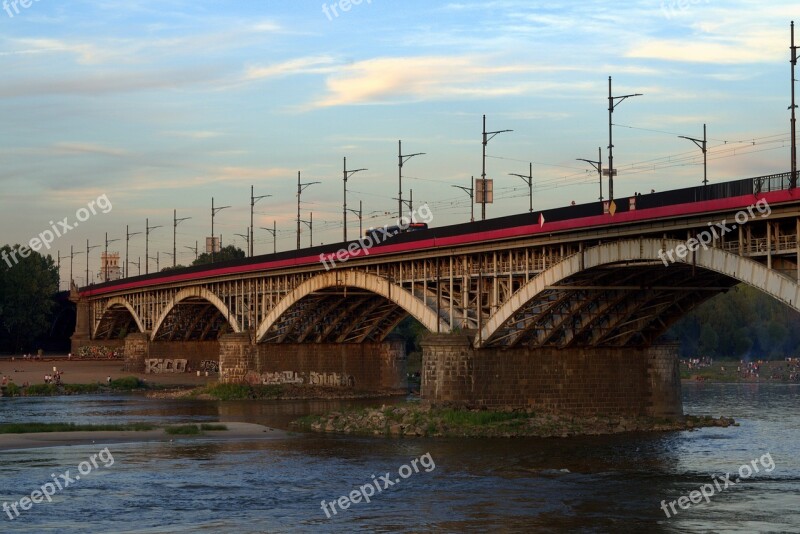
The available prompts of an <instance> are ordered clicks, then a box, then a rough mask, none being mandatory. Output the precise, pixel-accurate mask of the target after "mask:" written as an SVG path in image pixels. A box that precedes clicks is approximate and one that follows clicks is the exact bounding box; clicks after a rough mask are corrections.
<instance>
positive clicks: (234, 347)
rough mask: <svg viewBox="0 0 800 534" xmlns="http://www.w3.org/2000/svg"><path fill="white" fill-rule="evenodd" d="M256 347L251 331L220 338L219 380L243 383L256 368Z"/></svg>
mask: <svg viewBox="0 0 800 534" xmlns="http://www.w3.org/2000/svg"><path fill="white" fill-rule="evenodd" d="M254 354H255V347H254V346H253V343H252V342H251V341H250V333H249V332H241V333H236V334H225V335H223V336H220V338H219V381H220V382H222V383H229V384H235V383H241V382H244V380H245V376H247V373H248V372H249V371H253V370H255V361H254V360H255V357H254Z"/></svg>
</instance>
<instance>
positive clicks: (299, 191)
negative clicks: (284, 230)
mask: <svg viewBox="0 0 800 534" xmlns="http://www.w3.org/2000/svg"><path fill="white" fill-rule="evenodd" d="M319 183H322V182H308V183H305V184H301V183H300V171H297V250H300V195H302V194H303V191H305V189H306V188H307V187H310V186H312V185H314V184H319Z"/></svg>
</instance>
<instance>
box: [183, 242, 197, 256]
mask: <svg viewBox="0 0 800 534" xmlns="http://www.w3.org/2000/svg"><path fill="white" fill-rule="evenodd" d="M183 248H188V249H189V250H191V251H192V252H194V261H197V258H198V250H199V248H198V246H197V241H195V242H194V248H192V247H188V246H186V245H184V247H183Z"/></svg>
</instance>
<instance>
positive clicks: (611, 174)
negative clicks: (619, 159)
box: [607, 76, 642, 201]
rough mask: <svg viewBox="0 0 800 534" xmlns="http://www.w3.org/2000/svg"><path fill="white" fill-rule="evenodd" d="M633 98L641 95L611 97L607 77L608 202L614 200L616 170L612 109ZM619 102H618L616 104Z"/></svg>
mask: <svg viewBox="0 0 800 534" xmlns="http://www.w3.org/2000/svg"><path fill="white" fill-rule="evenodd" d="M634 96H642V93H636V94H632V95H622V96H611V76H609V77H608V169H607V171H608V200H609V201H613V200H614V176H615V175H616V174H617V171H616V169H614V142H613V141H612V137H611V124H612V123H611V115H612V114H613V113H614V109H615V108H616V107H617V106H618V105H620V104H621V103H622V101H623V100H625V99H626V98H631V97H634ZM616 100H619V102H616Z"/></svg>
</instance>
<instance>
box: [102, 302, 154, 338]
mask: <svg viewBox="0 0 800 534" xmlns="http://www.w3.org/2000/svg"><path fill="white" fill-rule="evenodd" d="M120 307H122V308H125V309H126V310H127V311H128V313H130V314H131V317H132V318H133V321H134V322H135V323H136V327H137V328H138V329H139V332H144V326H143V324H142V319H141V317H139V314H138V313H136V310H135V309H134V308H133V306H131V303H130V302H128V300H127V299H125V298H123V297H113V298H111V299H109V300H108V302H106V305H105V307H104V308H103V313H102V314H101V315H100V320H99V321H97V323H95V325H94V331H93V332H92V339H97V337H98V335H100V333H101V330H104V329H106V328H107V327H110V326H111V325H108V324H107V323H108V321H113V319H112V318H111V317H110V315H111V312H113V311H114V310H118V309H119V308H120Z"/></svg>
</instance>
